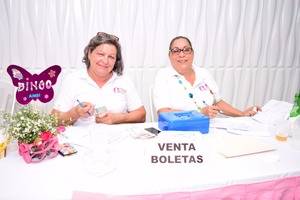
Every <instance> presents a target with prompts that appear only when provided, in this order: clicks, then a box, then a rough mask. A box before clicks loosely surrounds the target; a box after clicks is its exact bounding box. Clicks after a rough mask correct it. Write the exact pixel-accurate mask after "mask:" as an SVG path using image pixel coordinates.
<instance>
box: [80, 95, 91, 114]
mask: <svg viewBox="0 0 300 200" xmlns="http://www.w3.org/2000/svg"><path fill="white" fill-rule="evenodd" d="M76 101H77V102H78V104H79V106H80V107H81V108H84V105H83V103H82V102H80V101H79V100H78V99H77V100H76ZM87 113H88V114H89V115H91V113H90V112H89V111H87Z"/></svg>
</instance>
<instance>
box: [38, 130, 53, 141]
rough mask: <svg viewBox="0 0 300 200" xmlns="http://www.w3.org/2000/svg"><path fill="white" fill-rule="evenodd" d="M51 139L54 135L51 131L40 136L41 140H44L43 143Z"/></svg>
mask: <svg viewBox="0 0 300 200" xmlns="http://www.w3.org/2000/svg"><path fill="white" fill-rule="evenodd" d="M51 137H52V133H51V132H50V131H44V132H42V133H41V135H40V138H41V139H42V141H46V140H48V139H49V138H51Z"/></svg>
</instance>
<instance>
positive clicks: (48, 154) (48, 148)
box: [18, 136, 59, 163]
mask: <svg viewBox="0 0 300 200" xmlns="http://www.w3.org/2000/svg"><path fill="white" fill-rule="evenodd" d="M18 146H19V154H20V155H21V156H22V157H23V159H24V160H25V162H26V163H37V162H41V161H42V160H44V159H45V158H48V159H50V158H54V157H56V156H57V154H58V150H59V145H58V139H57V137H56V136H53V137H50V138H48V139H47V140H44V141H41V142H39V143H38V144H35V143H32V144H26V143H18Z"/></svg>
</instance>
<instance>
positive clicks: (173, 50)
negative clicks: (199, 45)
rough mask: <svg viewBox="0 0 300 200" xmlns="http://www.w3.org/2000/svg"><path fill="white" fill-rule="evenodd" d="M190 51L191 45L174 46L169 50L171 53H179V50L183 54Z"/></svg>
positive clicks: (191, 49)
mask: <svg viewBox="0 0 300 200" xmlns="http://www.w3.org/2000/svg"><path fill="white" fill-rule="evenodd" d="M192 51H193V48H191V47H184V48H183V49H179V48H178V47H175V48H173V49H170V52H171V53H172V54H173V55H179V54H180V52H183V54H184V55H186V54H191V53H192Z"/></svg>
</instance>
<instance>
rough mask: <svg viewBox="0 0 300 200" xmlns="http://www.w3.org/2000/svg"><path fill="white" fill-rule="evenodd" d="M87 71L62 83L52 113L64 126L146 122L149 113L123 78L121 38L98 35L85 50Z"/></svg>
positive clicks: (73, 74) (126, 79) (70, 76)
mask: <svg viewBox="0 0 300 200" xmlns="http://www.w3.org/2000/svg"><path fill="white" fill-rule="evenodd" d="M82 61H83V62H84V63H85V65H86V69H84V70H80V71H77V72H75V73H72V74H70V75H69V76H67V77H66V78H65V80H64V81H63V83H62V88H61V90H60V95H59V96H58V98H57V100H56V102H55V104H54V108H53V110H52V113H53V114H55V115H57V117H58V118H59V121H60V122H61V123H62V124H73V123H75V122H76V123H80V122H81V123H84V122H90V121H95V122H96V123H104V124H118V123H131V122H144V121H145V115H146V111H145V108H144V106H143V104H142V103H141V100H140V97H139V96H138V94H137V92H136V89H135V87H134V85H133V83H132V82H131V81H130V80H129V79H128V78H127V77H125V76H123V75H122V74H123V68H124V66H123V60H122V54H121V46H120V44H119V38H117V37H116V36H114V35H110V34H107V33H104V32H99V33H97V35H96V36H94V37H93V38H92V39H91V40H90V42H89V44H88V45H87V46H86V47H85V49H84V57H83V60H82Z"/></svg>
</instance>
